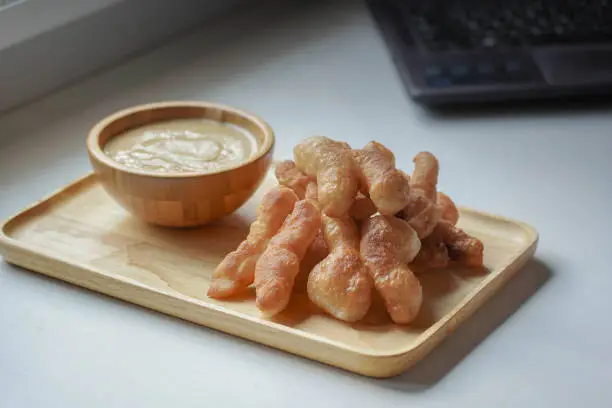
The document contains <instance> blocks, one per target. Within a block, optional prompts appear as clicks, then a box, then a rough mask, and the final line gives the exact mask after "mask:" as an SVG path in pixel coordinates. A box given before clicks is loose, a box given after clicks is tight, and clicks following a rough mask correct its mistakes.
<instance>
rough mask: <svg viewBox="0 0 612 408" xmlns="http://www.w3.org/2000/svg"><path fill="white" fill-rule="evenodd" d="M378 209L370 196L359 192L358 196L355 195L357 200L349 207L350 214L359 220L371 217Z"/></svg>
mask: <svg viewBox="0 0 612 408" xmlns="http://www.w3.org/2000/svg"><path fill="white" fill-rule="evenodd" d="M377 211H378V209H377V208H376V206H375V205H374V203H373V202H372V200H370V197H367V196H365V195H363V194H362V193H358V194H357V197H355V201H353V205H351V208H350V209H349V216H351V217H352V218H353V219H355V220H357V221H362V220H365V219H366V218H370V217H371V216H372V215H374V214H376V212H377Z"/></svg>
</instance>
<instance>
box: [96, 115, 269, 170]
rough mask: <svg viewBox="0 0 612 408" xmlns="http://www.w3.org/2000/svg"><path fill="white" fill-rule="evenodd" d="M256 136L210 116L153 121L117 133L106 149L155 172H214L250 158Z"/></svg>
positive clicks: (125, 162)
mask: <svg viewBox="0 0 612 408" xmlns="http://www.w3.org/2000/svg"><path fill="white" fill-rule="evenodd" d="M257 148H258V145H257V140H256V138H255V137H254V136H253V135H252V134H251V133H249V132H248V131H247V130H246V129H243V128H240V127H238V126H234V125H231V124H227V123H222V122H218V121H214V120H210V119H201V118H193V119H176V120H170V121H164V122H159V123H153V124H150V125H145V126H142V127H138V128H135V129H131V130H129V131H127V132H124V133H122V134H119V135H117V136H114V137H113V138H112V139H110V140H109V141H108V143H107V144H106V145H105V146H104V152H105V153H106V154H107V155H108V156H110V157H111V158H112V159H113V160H115V161H117V162H118V163H121V164H122V165H124V166H126V167H130V168H133V169H138V170H144V171H150V172H155V173H185V172H203V173H213V172H216V171H220V170H224V169H227V168H230V167H233V166H235V165H236V164H240V163H243V162H246V161H248V160H249V159H250V158H251V157H252V156H253V155H254V154H255V153H256V152H257Z"/></svg>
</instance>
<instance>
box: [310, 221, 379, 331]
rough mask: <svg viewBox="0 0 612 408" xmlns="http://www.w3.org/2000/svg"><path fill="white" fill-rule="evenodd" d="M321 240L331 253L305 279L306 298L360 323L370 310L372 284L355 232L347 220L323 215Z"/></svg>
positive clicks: (356, 230)
mask: <svg viewBox="0 0 612 408" xmlns="http://www.w3.org/2000/svg"><path fill="white" fill-rule="evenodd" d="M323 231H324V236H325V241H326V242H327V245H328V247H329V248H331V253H330V254H329V255H328V256H327V257H326V258H325V259H323V260H322V261H321V262H320V263H318V264H317V265H316V266H315V267H314V268H313V270H312V272H311V273H310V275H309V277H308V286H307V290H308V297H309V298H310V300H311V301H312V302H313V303H314V304H316V305H317V306H319V307H320V308H321V309H323V310H325V311H326V312H327V313H329V314H330V315H332V316H334V317H335V318H337V319H339V320H343V321H345V322H356V321H358V320H361V319H362V318H363V317H364V316H365V314H366V313H367V312H368V309H369V308H370V302H371V290H372V282H371V280H370V277H369V272H368V270H367V267H366V266H365V264H364V262H363V261H362V260H361V256H360V254H359V230H358V229H357V225H356V224H355V221H353V220H352V219H351V218H350V217H343V218H332V217H329V216H325V215H324V216H323Z"/></svg>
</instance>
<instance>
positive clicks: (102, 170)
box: [87, 102, 274, 227]
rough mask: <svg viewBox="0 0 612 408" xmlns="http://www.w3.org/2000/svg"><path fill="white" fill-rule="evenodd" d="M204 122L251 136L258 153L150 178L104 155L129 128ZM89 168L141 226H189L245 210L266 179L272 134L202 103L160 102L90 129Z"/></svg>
mask: <svg viewBox="0 0 612 408" xmlns="http://www.w3.org/2000/svg"><path fill="white" fill-rule="evenodd" d="M186 118H207V119H213V120H217V121H220V122H224V123H231V124H233V125H236V126H240V127H242V128H244V129H246V130H248V131H249V132H251V134H253V136H254V137H255V139H256V140H257V144H258V151H257V153H256V154H255V155H254V157H253V158H251V159H250V160H249V161H247V162H246V163H242V164H239V165H237V166H234V167H233V168H230V169H227V170H222V171H219V172H215V173H173V174H160V173H149V172H145V171H140V170H136V169H131V168H128V167H125V166H122V165H121V164H119V163H117V162H115V161H114V160H113V159H111V158H110V157H108V156H107V155H106V154H105V153H104V152H103V150H102V149H103V147H104V145H105V144H106V143H107V142H108V140H110V139H111V138H112V137H114V136H116V135H118V134H120V133H123V132H125V131H127V130H129V129H133V128H136V127H140V126H143V125H146V124H150V123H154V122H160V121H164V120H171V119H186ZM87 150H88V152H89V158H90V161H91V164H92V166H93V168H94V170H95V172H96V173H97V174H98V176H99V179H100V181H101V182H102V185H103V186H104V188H105V189H106V190H107V192H108V193H109V194H110V195H111V196H112V197H113V198H114V199H115V200H117V202H118V203H119V204H121V205H122V206H123V207H124V208H125V209H127V210H128V211H130V212H131V213H132V214H134V215H136V216H137V217H140V218H141V219H142V220H144V221H145V222H148V223H151V224H156V225H163V226H171V227H192V226H198V225H204V224H206V223H208V222H211V221H214V220H216V219H219V218H221V217H223V216H226V215H228V214H230V213H232V212H233V211H235V210H236V209H237V208H238V207H240V206H241V205H243V204H244V203H245V202H246V201H247V200H248V199H249V197H251V195H252V194H253V193H254V192H255V190H256V189H257V187H259V185H260V184H261V181H262V180H263V178H264V177H265V175H266V172H267V171H268V169H269V167H270V165H271V162H272V155H273V153H274V132H273V131H272V129H271V128H270V126H269V125H268V124H267V123H266V122H264V121H263V120H261V119H260V118H258V117H256V116H253V115H251V114H248V113H245V112H242V111H239V110H237V109H235V108H231V107H227V106H222V105H218V104H213V103H206V102H163V103H155V104H148V105H141V106H136V107H133V108H130V109H126V110H123V111H120V112H117V113H115V114H113V115H110V116H108V117H107V118H105V119H103V120H102V121H100V122H99V123H98V124H97V125H96V126H94V127H93V128H92V130H91V131H90V133H89V136H88V139H87Z"/></svg>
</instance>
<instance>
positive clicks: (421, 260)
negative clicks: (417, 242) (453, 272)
mask: <svg viewBox="0 0 612 408" xmlns="http://www.w3.org/2000/svg"><path fill="white" fill-rule="evenodd" d="M449 260H450V259H449V256H448V249H447V248H446V245H445V244H444V242H443V241H442V235H441V233H440V231H439V230H438V228H437V227H436V229H434V231H433V232H432V233H431V234H430V235H429V236H428V237H427V238H425V239H423V240H422V241H421V250H420V251H419V253H418V254H417V256H416V257H415V258H414V260H413V264H414V265H415V266H416V267H418V269H419V270H420V271H424V270H429V269H438V268H445V267H446V266H448V262H449Z"/></svg>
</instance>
